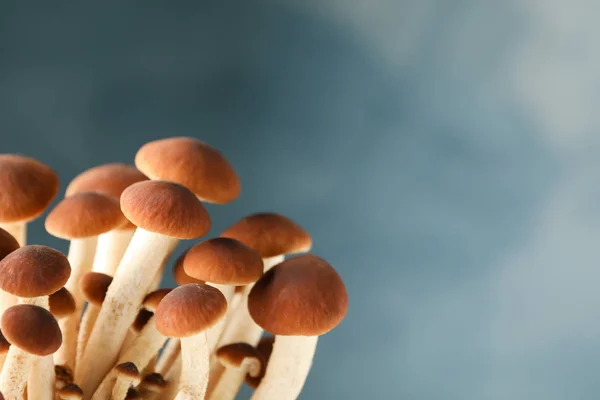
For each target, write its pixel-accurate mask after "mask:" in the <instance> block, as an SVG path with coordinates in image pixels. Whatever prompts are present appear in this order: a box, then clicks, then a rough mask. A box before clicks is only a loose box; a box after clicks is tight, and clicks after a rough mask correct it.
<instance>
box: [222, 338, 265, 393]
mask: <svg viewBox="0 0 600 400" xmlns="http://www.w3.org/2000/svg"><path fill="white" fill-rule="evenodd" d="M216 354H217V359H218V360H219V362H220V363H221V364H222V365H223V366H224V367H225V372H224V373H223V374H222V375H221V377H220V379H219V382H218V383H217V385H216V386H215V388H214V390H213V391H212V393H211V395H210V398H211V399H214V400H234V399H235V396H236V395H237V392H238V391H239V389H240V386H241V385H242V383H244V378H245V377H246V375H249V376H251V377H258V376H261V375H262V374H263V370H264V368H265V366H264V365H265V361H264V359H263V357H262V355H261V354H260V353H259V352H258V350H256V349H255V348H254V347H253V346H250V345H249V344H247V343H232V344H228V345H226V346H223V347H221V348H219V350H217V353H216Z"/></svg>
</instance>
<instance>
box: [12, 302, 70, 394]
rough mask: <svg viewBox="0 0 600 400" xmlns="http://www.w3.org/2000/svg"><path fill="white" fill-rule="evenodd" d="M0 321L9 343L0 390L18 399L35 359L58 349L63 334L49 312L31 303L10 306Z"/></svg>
mask: <svg viewBox="0 0 600 400" xmlns="http://www.w3.org/2000/svg"><path fill="white" fill-rule="evenodd" d="M0 324H1V326H2V332H3V333H4V336H5V337H6V339H7V340H8V341H9V342H10V343H11V346H10V350H8V355H7V356H6V361H5V364H4V368H2V372H1V373H0V392H2V393H3V394H4V396H5V397H6V398H7V399H21V398H22V397H23V389H24V388H25V384H26V382H27V376H28V372H29V368H30V366H31V363H32V362H33V360H34V358H35V357H36V356H37V357H43V356H47V355H50V354H52V353H54V352H55V351H56V350H58V348H59V347H60V344H61V341H62V335H61V333H60V328H59V327H58V323H57V322H56V319H55V318H54V316H53V315H52V314H50V311H48V310H46V309H44V308H42V307H38V306H35V305H31V304H18V305H16V306H12V307H10V308H9V309H7V310H6V311H5V312H4V314H3V315H2V320H1V322H0Z"/></svg>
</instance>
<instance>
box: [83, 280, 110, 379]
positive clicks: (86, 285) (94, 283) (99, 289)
mask: <svg viewBox="0 0 600 400" xmlns="http://www.w3.org/2000/svg"><path fill="white" fill-rule="evenodd" d="M111 282H112V276H109V275H106V274H103V273H100V272H88V273H86V274H85V275H83V277H82V278H81V280H80V281H79V286H80V289H81V293H82V294H83V297H84V298H85V300H86V301H87V302H88V306H87V308H86V309H85V311H84V313H83V316H82V318H81V324H80V326H79V332H78V334H77V356H76V358H75V360H76V362H75V376H76V377H79V376H80V370H81V363H80V362H79V361H80V360H81V357H82V356H83V351H84V349H85V346H86V344H87V341H88V339H89V337H90V333H91V332H92V328H93V327H94V323H95V322H96V318H97V317H98V313H99V312H100V307H101V306H102V303H103V302H104V298H105V297H106V292H107V291H108V287H109V286H110V284H111Z"/></svg>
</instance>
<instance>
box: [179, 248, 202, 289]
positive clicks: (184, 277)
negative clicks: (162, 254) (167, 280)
mask: <svg viewBox="0 0 600 400" xmlns="http://www.w3.org/2000/svg"><path fill="white" fill-rule="evenodd" d="M185 254H186V253H183V254H182V255H180V256H179V257H178V258H177V260H176V261H175V265H174V266H173V279H174V280H175V282H176V283H177V284H178V285H180V286H181V285H187V284H188V283H196V284H199V285H203V284H204V283H205V282H204V281H201V280H199V279H194V278H192V277H191V276H189V275H188V274H186V273H185V270H184V269H183V259H184V258H185Z"/></svg>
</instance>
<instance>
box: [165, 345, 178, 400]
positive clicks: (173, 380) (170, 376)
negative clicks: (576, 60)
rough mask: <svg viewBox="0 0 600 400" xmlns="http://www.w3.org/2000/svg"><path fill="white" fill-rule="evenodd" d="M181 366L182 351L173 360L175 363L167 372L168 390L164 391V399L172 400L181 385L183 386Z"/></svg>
mask: <svg viewBox="0 0 600 400" xmlns="http://www.w3.org/2000/svg"><path fill="white" fill-rule="evenodd" d="M181 368H182V361H181V353H179V355H178V356H177V357H176V358H175V360H174V361H173V365H172V366H171V368H170V369H169V371H168V372H167V375H165V380H166V381H167V390H166V391H165V393H164V397H162V398H163V399H168V400H171V399H173V398H174V397H175V396H176V395H177V392H178V391H179V387H180V386H181V385H180V384H181Z"/></svg>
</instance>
